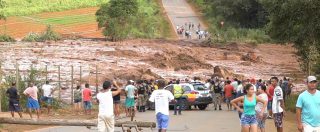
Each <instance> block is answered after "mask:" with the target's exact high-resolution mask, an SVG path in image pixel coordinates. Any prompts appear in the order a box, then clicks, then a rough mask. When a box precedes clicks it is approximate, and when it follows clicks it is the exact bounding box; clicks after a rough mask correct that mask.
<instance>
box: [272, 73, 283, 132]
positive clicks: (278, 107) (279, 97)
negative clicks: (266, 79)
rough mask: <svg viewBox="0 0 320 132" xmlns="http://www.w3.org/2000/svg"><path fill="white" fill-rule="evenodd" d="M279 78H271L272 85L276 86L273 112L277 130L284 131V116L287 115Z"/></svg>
mask: <svg viewBox="0 0 320 132" xmlns="http://www.w3.org/2000/svg"><path fill="white" fill-rule="evenodd" d="M278 81H279V80H278V78H277V77H272V78H271V85H272V86H273V87H275V89H274V93H273V99H272V113H273V117H274V123H275V126H276V128H277V132H283V117H284V116H285V106H284V99H283V92H282V89H281V87H280V86H278Z"/></svg>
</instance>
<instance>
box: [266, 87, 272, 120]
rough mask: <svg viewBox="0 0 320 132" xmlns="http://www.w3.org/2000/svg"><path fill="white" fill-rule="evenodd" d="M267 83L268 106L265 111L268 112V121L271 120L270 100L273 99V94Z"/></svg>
mask: <svg viewBox="0 0 320 132" xmlns="http://www.w3.org/2000/svg"><path fill="white" fill-rule="evenodd" d="M268 83H269V87H268V89H267V92H266V93H267V95H268V105H267V109H268V111H269V116H268V119H272V99H273V93H274V87H273V86H272V85H271V82H268Z"/></svg>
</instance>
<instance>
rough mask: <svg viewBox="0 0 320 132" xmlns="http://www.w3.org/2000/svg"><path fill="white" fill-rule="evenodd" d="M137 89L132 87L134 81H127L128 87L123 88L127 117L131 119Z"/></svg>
mask: <svg viewBox="0 0 320 132" xmlns="http://www.w3.org/2000/svg"><path fill="white" fill-rule="evenodd" d="M136 90H137V88H136V87H135V86H134V81H133V80H129V81H128V85H127V86H126V88H125V91H126V101H125V106H126V110H127V113H126V115H127V117H132V116H133V115H132V114H133V112H134V110H135V108H134V107H135V99H134V98H135V93H136Z"/></svg>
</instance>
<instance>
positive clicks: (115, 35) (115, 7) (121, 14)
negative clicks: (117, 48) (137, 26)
mask: <svg viewBox="0 0 320 132" xmlns="http://www.w3.org/2000/svg"><path fill="white" fill-rule="evenodd" d="M137 13H138V2H137V0H111V1H110V2H109V3H106V4H103V5H101V7H100V9H99V10H98V11H97V12H96V16H97V21H98V26H99V28H104V30H103V34H104V35H105V36H110V37H111V39H112V41H117V40H121V39H124V38H127V37H128V36H129V31H130V28H131V27H130V23H132V20H133V17H135V16H136V15H137Z"/></svg>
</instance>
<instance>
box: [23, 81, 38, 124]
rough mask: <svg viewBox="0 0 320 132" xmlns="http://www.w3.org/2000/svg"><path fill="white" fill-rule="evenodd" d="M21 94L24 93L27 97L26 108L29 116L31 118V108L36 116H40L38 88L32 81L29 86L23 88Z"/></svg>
mask: <svg viewBox="0 0 320 132" xmlns="http://www.w3.org/2000/svg"><path fill="white" fill-rule="evenodd" d="M23 94H25V95H26V96H27V97H28V100H27V108H28V112H29V115H30V118H32V113H31V112H32V109H33V110H35V111H36V113H37V118H38V119H39V118H40V105H39V102H38V88H37V87H36V86H34V85H33V83H30V84H29V87H28V88H27V89H26V90H24V92H23Z"/></svg>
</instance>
